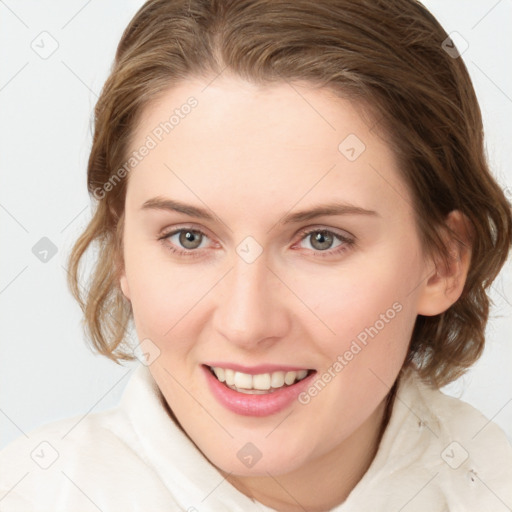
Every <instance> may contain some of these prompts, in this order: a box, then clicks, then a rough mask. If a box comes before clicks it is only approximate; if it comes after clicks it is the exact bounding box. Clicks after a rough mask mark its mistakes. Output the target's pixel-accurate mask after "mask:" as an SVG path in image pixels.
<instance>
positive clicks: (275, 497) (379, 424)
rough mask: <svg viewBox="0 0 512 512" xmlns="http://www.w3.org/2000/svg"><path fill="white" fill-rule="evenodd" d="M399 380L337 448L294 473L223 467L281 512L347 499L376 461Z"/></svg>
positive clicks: (236, 481)
mask: <svg viewBox="0 0 512 512" xmlns="http://www.w3.org/2000/svg"><path fill="white" fill-rule="evenodd" d="M395 391H396V384H395V386H393V388H392V390H391V392H390V393H389V394H388V396H387V397H386V398H385V399H384V400H383V401H382V402H381V403H380V404H379V406H378V407H377V408H376V409H375V411H374V412H373V413H372V415H371V416H370V417H369V418H368V419H367V420H366V421H365V422H364V423H363V424H362V425H361V426H360V427H359V428H358V429H357V431H356V432H354V433H353V434H351V435H350V436H349V437H348V438H346V439H345V440H343V442H342V443H340V444H339V445H338V446H337V447H336V448H335V449H334V450H332V451H330V452H329V453H327V454H325V455H322V456H320V457H318V458H316V459H314V460H313V461H310V462H309V463H308V465H307V467H301V468H299V469H297V470H295V471H293V472H292V473H288V474H285V475H279V476H276V477H274V476H272V475H270V474H269V476H259V477H240V476H234V475H228V474H227V473H225V472H224V471H222V470H219V471H220V472H221V473H222V474H223V475H224V477H225V478H226V479H227V480H228V481H229V482H230V483H231V484H232V485H233V486H234V487H236V488H237V489H238V490H239V491H240V492H242V493H243V494H245V495H246V496H248V497H250V498H253V499H254V500H257V501H259V502H260V503H262V504H263V505H265V506H267V507H271V508H274V509H276V510H279V511H280V512H296V511H297V512H299V511H300V512H303V511H304V510H308V511H310V512H316V511H318V512H320V511H325V510H330V509H331V508H333V507H335V506H337V505H339V504H341V503H343V502H344V501H345V500H346V499H347V497H348V495H349V494H350V492H351V491H352V489H353V488H354V487H355V486H356V485H357V483H358V482H359V480H361V478H362V477H363V475H364V474H365V473H366V471H367V470H368V468H369V467H370V464H371V463H372V461H373V459H374V457H375V455H376V453H377V450H378V447H379V443H380V440H381V438H382V435H383V433H384V430H385V428H386V426H387V423H388V421H389V417H390V414H391V408H392V405H393V401H394V394H395Z"/></svg>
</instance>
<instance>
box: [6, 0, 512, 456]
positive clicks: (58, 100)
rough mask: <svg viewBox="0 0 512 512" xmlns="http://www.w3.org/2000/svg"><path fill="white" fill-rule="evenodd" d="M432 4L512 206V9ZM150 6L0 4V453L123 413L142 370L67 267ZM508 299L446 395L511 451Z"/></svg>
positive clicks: (497, 288)
mask: <svg viewBox="0 0 512 512" xmlns="http://www.w3.org/2000/svg"><path fill="white" fill-rule="evenodd" d="M425 4H426V5H427V7H428V8H430V9H431V10H432V12H433V13H434V15H436V16H437V17H438V19H439V21H440V22H441V23H442V24H443V26H444V27H445V29H446V30H447V32H449V33H450V32H453V31H456V32H458V33H459V34H460V36H462V37H463V38H464V40H465V41H467V43H468V44H469V47H468V48H467V50H466V51H465V52H464V53H463V58H464V60H465V61H466V64H467V66H468V69H469V72H470V73H471V76H472V78H473V81H474V85H475V88H476V91H477V94H478V97H479V99H480V102H481V107H482V111H483V115H484V122H485V130H486V136H487V149H488V153H489V158H490V162H491V164H492V168H493V170H494V173H495V175H496V176H497V178H498V180H499V182H500V183H501V185H502V186H503V187H504V188H506V187H507V185H508V187H510V188H508V189H507V194H508V196H509V198H510V197H511V196H512V193H511V191H512V169H511V164H510V162H512V147H511V146H512V145H511V141H512V121H511V119H512V73H511V67H510V60H509V59H510V57H509V56H510V55H511V54H512V39H511V37H510V30H509V28H510V20H511V19H512V0H501V1H496V0H491V1H488V0H472V1H468V0H457V1H446V0H428V1H425ZM140 5H142V1H141V0H108V1H106V0H101V1H100V0H89V1H86V0H65V1H64V0H53V1H51V2H50V1H41V0H21V1H14V0H0V63H1V65H0V172H1V180H2V181H1V185H2V186H1V187H0V229H1V232H0V243H1V248H2V250H1V251H0V269H1V271H0V314H1V317H0V322H1V323H0V447H3V446H4V445H6V444H7V443H9V442H10V441H12V440H13V439H15V438H16V437H18V436H20V435H24V434H25V435H26V434H28V433H29V432H30V431H31V430H32V429H34V428H36V427H38V426H40V425H42V424H44V423H47V422H50V421H54V420H57V419H60V418H65V417H69V416H72V415H80V414H88V413H89V412H98V411H101V410H103V409H107V408H111V407H113V406H114V405H116V404H117V403H118V401H119V398H120V395H121V394H122V391H123V389H124V386H125V385H126V383H127V381H128V379H129V377H130V374H131V371H132V370H133V367H134V365H133V364H126V365H125V366H118V365H116V364H114V363H112V362H110V361H109V360H107V359H105V358H102V357H100V356H95V355H93V354H92V352H91V351H90V350H89V349H88V348H87V345H86V343H85V341H84V336H83V333H82V330H81V324H80V322H81V312H80V310H79V308H78V306H77V305H76V304H75V302H74V301H73V299H72V297H71V295H70V293H69V292H68V290H67V287H66V281H65V276H66V270H65V266H66V260H67V256H68V253H69V250H70V247H71V245H72V243H73V241H74V240H75V239H76V237H77V236H78V235H79V234H80V232H81V231H82V230H83V228H84V227H85V225H86V223H87V221H88V219H89V218H90V213H91V211H90V201H89V198H88V195H87V193H86V162H87V157H88V151H89V148H90V144H91V116H92V111H93V107H94V104H95V102H96V99H97V95H98V94H99V92H100V90H101V87H102V85H103V83H104V81H105V79H106V77H107V74H108V71H109V68H110V65H111V62H112V60H113V57H114V52H115V48H116V45H117V43H118V41H119V38H120V36H121V33H122V31H123V29H124V27H125V26H126V24H127V23H128V21H129V20H130V19H131V17H132V16H133V14H134V13H135V12H136V10H137V9H138V8H139V7H140ZM42 33H43V34H42ZM457 37H458V36H455V40H456V41H459V40H460V38H459V39H457ZM57 45H58V47H57ZM54 47H55V48H56V49H55V51H54V52H53V53H52V54H51V55H48V54H49V53H50V52H51V51H52V50H54ZM43 237H47V238H49V239H50V240H51V242H52V243H53V244H54V245H55V247H56V249H57V253H56V254H55V255H54V256H53V257H51V251H50V252H49V253H48V255H47V259H48V261H46V262H42V261H40V259H38V258H37V257H36V255H34V253H33V252H32V248H33V247H34V245H35V244H37V243H38V242H39V241H40V239H41V238H43ZM39 243H44V242H39ZM37 247H39V246H36V248H37ZM43 249H44V247H43ZM41 250H42V249H41V248H40V247H39V250H38V251H37V250H36V253H37V252H40V251H41ZM40 256H41V257H43V256H44V253H43V254H40ZM511 290H512V282H511V266H510V264H508V265H507V267H506V268H505V270H504V271H503V272H502V273H501V275H500V277H499V278H498V280H497V282H496V283H495V285H493V290H492V296H493V298H494V299H495V301H496V306H495V308H494V309H493V312H492V318H491V321H490V323H489V327H488V336H487V340H488V343H487V348H486V350H485V353H484V356H483V357H482V359H481V360H480V361H479V362H478V364H477V365H476V366H475V367H474V368H473V369H472V370H471V371H470V372H469V373H468V374H467V375H466V376H465V377H463V378H462V379H460V380H459V381H457V382H455V383H453V384H452V385H451V386H449V388H448V389H447V391H448V392H449V393H450V394H453V395H456V396H459V397H461V398H463V399H464V400H466V401H468V402H469V403H471V404H473V405H474V406H476V407H477V408H478V409H480V410H481V411H482V412H483V413H484V414H485V415H486V416H487V417H488V418H492V419H493V420H494V421H496V422H497V423H498V424H499V425H501V427H502V428H504V429H505V430H506V432H507V434H508V436H509V438H510V439H511V440H512V371H511V369H512V343H511V339H510V338H511V333H512V319H511V312H512V306H511V304H512V293H511Z"/></svg>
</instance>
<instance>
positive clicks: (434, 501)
mask: <svg viewBox="0 0 512 512" xmlns="http://www.w3.org/2000/svg"><path fill="white" fill-rule="evenodd" d="M510 482H512V446H511V445H510V443H509V441H508V439H507V437H506V436H505V433H504V432H503V431H502V430H501V429H500V428H499V427H498V426H497V425H496V424H494V423H493V422H492V421H490V420H488V419H487V418H486V417H485V416H484V415H483V414H481V413H480V412H479V411H478V410H477V409H475V408H474V407H472V406H471V405H469V404H467V403H465V402H463V401H462V400H459V399H456V398H453V397H450V396H448V395H446V394H444V393H443V392H441V391H440V390H438V389H434V388H432V387H431V386H429V385H428V384H426V383H424V382H423V381H422V380H421V379H420V377H419V376H418V374H417V372H415V371H414V370H411V369H409V370H406V371H404V372H403V374H402V375H401V378H400V382H399V387H398V390H397V394H396V397H395V401H394V404H393V409H392V414H391V418H390V421H389V423H388V426H387V428H386V430H385V432H384V435H383V437H382V440H381V443H380V445H379V448H378V451H377V455H376V456H375V458H374V460H373V462H372V464H371V466H370V468H369V470H368V471H367V473H366V474H365V475H364V477H363V479H362V480H361V481H360V483H359V484H358V485H357V486H356V488H355V489H354V491H353V492H352V494H351V495H350V496H349V499H348V501H347V503H346V508H342V510H343V511H345V510H347V512H348V511H351V510H358V511H360V510H372V507H373V510H395V509H396V510H403V511H404V512H405V511H408V510H411V511H412V510H414V511H415V512H427V511H428V512H445V511H447V510H450V511H459V510H460V511H475V512H476V511H481V510H493V511H495V512H498V511H502V510H503V511H507V510H510V508H508V507H510V506H512V486H511V485H510Z"/></svg>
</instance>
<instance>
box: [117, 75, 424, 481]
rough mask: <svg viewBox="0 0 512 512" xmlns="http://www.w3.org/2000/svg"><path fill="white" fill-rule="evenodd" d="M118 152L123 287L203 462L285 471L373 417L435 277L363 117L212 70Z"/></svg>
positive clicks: (150, 117)
mask: <svg viewBox="0 0 512 512" xmlns="http://www.w3.org/2000/svg"><path fill="white" fill-rule="evenodd" d="M190 97H193V99H189V98H190ZM187 100H188V103H187ZM186 105H188V106H186ZM171 116H173V117H171ZM143 147H145V148H146V149H142V148H143ZM131 151H135V152H136V155H131V156H132V158H135V159H136V160H132V164H133V163H134V162H135V166H134V168H133V169H132V170H131V171H130V173H129V182H128V188H127V196H126V215H125V225H124V263H125V267H124V274H123V276H122V278H121V286H122V289H123V292H124V293H125V295H126V296H127V298H129V300H130V301H131V303H132V308H133V314H134V320H135V325H136V329H137V334H138V337H139V339H140V340H141V342H142V343H141V345H142V350H143V351H144V352H147V353H149V354H150V355H149V360H148V363H150V364H149V369H150V371H151V373H152V375H153V377H154V379H155V381H156V382H157V384H158V385H159V387H160V389H161V391H162V393H163V395H164V396H165V398H166V400H167V402H168V404H169V405H170V407H171V409H172V410H173V412H174V414H175V416H176V418H177V419H178V421H179V423H180V424H181V426H182V428H183V429H184V430H185V432H186V433H187V434H188V436H189V437H190V438H191V439H192V440H193V441H194V443H195V444H196V445H197V446H198V447H199V448H200V450H201V451H202V452H203V453H204V454H205V456H206V457H208V458H209V459H210V461H211V462H213V463H214V464H215V465H216V466H218V467H219V468H221V469H222V470H225V471H229V472H233V473H234V474H238V475H255V476H256V475H265V474H266V472H267V471H268V472H270V473H271V474H284V473H288V472H291V471H294V470H297V469H299V468H301V467H304V466H305V465H307V464H308V463H311V462H312V461H314V460H318V458H319V457H322V456H325V455H326V454H329V453H334V452H335V451H336V450H337V449H338V448H339V447H341V446H343V445H344V444H345V445H346V444H347V440H348V439H349V438H352V439H354V438H355V437H354V436H357V434H358V432H362V431H363V430H365V429H366V431H368V428H369V427H368V425H372V422H373V423H374V426H375V425H376V418H377V416H376V411H380V414H379V415H378V417H379V418H381V417H382V405H383V400H384V398H385V396H386V395H387V393H388V391H389V388H390V386H391V385H392V384H393V382H394V380H395V378H396V376H397V374H398V372H399V370H400V368H401V366H402V363H403V361H404V358H405V356H406V352H407V348H408V343H409V340H410V336H411V332H412V328H413V325H414V321H415V318H416V316H417V314H418V313H419V312H420V311H421V308H422V303H423V301H424V294H425V289H426V286H427V285H426V282H427V277H428V276H429V274H430V273H431V270H432V269H431V265H430V264H428V262H427V261H426V259H425V258H424V257H423V253H422V251H421V248H420V241H419V237H418V233H417V230H416V227H415V222H414V215H413V207H412V199H411V197H410V194H409V192H408V190H407V188H406V186H405V184H404V183H403V181H402V179H401V178H400V175H399V172H398V169H397V164H396V162H395V159H394V156H393V154H392V153H391V151H390V149H389V148H388V147H387V146H386V144H385V143H384V142H383V140H382V139H380V138H379V136H378V135H377V134H376V133H375V131H374V130H372V126H371V125H369V124H367V122H365V120H364V119H363V118H362V117H361V116H360V115H359V114H358V112H357V111H356V109H355V108H354V107H353V105H352V104H351V103H350V102H348V101H346V100H340V99H338V98H335V97H334V96H333V95H332V94H330V93H329V92H328V91H326V90H318V89H317V90H315V89H313V88H311V87H307V86H305V85H302V86H299V85H296V84H294V85H293V87H292V86H291V85H289V84H286V83H282V84H278V85H275V84H274V85H269V86H265V87H262V86H256V85H252V84H249V83H247V82H244V81H241V80H239V79H236V78H232V77H222V76H221V77H219V78H217V79H215V80H213V81H212V80H204V81H201V80H199V79H197V80H189V81H187V82H186V83H183V84H182V85H180V86H178V87H174V88H173V89H171V90H169V91H168V92H167V93H166V94H165V95H163V96H162V97H161V98H160V99H159V100H158V101H157V102H154V103H153V104H151V106H150V107H149V108H148V109H146V111H145V112H144V115H143V116H142V119H141V121H140V122H139V124H138V126H137V130H136V132H135V136H134V139H133V140H132V146H131ZM209 367H216V368H221V370H217V373H218V375H219V378H216V377H214V376H213V374H212V372H211V371H210V369H209ZM293 371H295V373H293ZM305 374H306V377H304V375H305ZM223 378H227V379H228V380H230V381H231V379H234V384H232V385H231V387H230V388H228V387H227V386H226V384H225V383H221V382H220V381H221V380H222V379H223ZM301 378H302V380H300V381H297V379H301ZM283 380H284V382H283ZM295 381H297V382H296V383H295V384H291V385H289V386H288V384H287V382H288V383H292V382H295ZM231 382H233V381H231ZM255 387H256V388H261V389H260V390H257V391H256V392H255V391H254V390H253V391H251V388H255ZM233 388H235V389H233ZM370 430H371V428H370Z"/></svg>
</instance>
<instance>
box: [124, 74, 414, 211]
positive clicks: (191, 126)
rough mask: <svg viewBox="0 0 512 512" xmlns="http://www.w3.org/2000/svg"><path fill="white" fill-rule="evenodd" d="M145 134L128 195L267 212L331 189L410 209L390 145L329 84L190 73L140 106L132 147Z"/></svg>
mask: <svg viewBox="0 0 512 512" xmlns="http://www.w3.org/2000/svg"><path fill="white" fill-rule="evenodd" d="M191 98H192V99H191ZM190 105H194V106H190ZM149 139H151V141H152V142H151V144H150V145H151V149H150V150H149V151H148V152H147V155H146V156H145V157H144V158H143V159H142V160H141V161H140V162H138V163H137V165H136V166H135V167H134V169H133V170H132V171H131V172H130V175H129V186H128V197H127V201H128V202H132V201H137V202H138V203H140V204H141V202H143V201H144V200H146V199H148V198H149V197H150V196H155V195H165V194H169V195H172V196H173V197H177V196H179V197H180V198H181V199H184V200H185V199H186V200H193V201H194V202H195V203H197V201H198V199H204V202H207V203H208V201H206V199H208V200H209V203H208V204H211V203H213V204H216V205H218V206H220V205H222V206H223V207H225V203H226V201H229V203H230V204H238V205H240V206H244V207H246V208H251V209H252V211H256V210H257V211H265V212H269V213H270V212H277V211H278V210H279V211H282V210H285V209H290V208H291V207H292V206H293V205H294V204H295V203H297V202H298V201H300V202H301V206H305V205H306V204H308V202H309V203H318V202H319V201H321V200H323V199H324V198H325V196H326V194H329V197H331V198H332V197H339V198H340V199H352V200H357V201H359V203H360V204H359V206H361V207H364V208H368V209H376V208H377V207H385V208H389V207H393V208H394V209H395V210H397V209H400V208H402V209H407V208H408V205H407V202H408V201H407V195H408V192H407V190H406V188H405V185H404V184H403V182H402V180H401V178H400V175H399V173H398V169H397V165H396V161H395V158H394V155H393V153H392V151H391V150H390V148H389V147H388V146H387V145H386V144H385V142H384V141H383V140H382V139H381V138H380V137H379V136H378V135H377V134H376V133H374V132H373V131H372V125H371V123H370V122H369V119H368V118H367V117H366V116H365V117H362V116H361V115H360V109H359V108H358V107H357V105H354V104H353V103H351V102H350V101H348V100H346V99H340V98H338V97H335V96H334V94H333V93H332V92H330V91H328V90H326V89H318V88H314V87H312V86H308V85H307V84H300V85H299V84H290V83H279V84H271V85H263V86H262V85H256V84H253V83H249V82H246V81H243V80H241V79H238V78H233V77H223V76H221V77H217V78H216V79H214V80H213V81H212V79H210V80H206V79H205V80H201V79H191V80H187V81H185V82H183V83H181V84H179V85H177V86H175V87H173V88H171V89H169V90H167V91H166V92H165V93H164V94H163V95H161V97H160V98H159V99H158V100H156V101H154V102H153V103H151V104H150V105H149V106H148V107H147V108H146V109H145V110H144V112H143V114H142V116H141V117H140V121H139V123H138V125H137V126H136V129H135V131H134V136H133V139H132V147H131V151H137V150H138V149H139V148H141V147H142V146H143V145H148V140H149ZM397 199H398V200H399V201H397ZM404 200H405V201H404ZM400 201H401V203H405V204H399V203H400ZM213 204H212V207H213Z"/></svg>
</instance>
